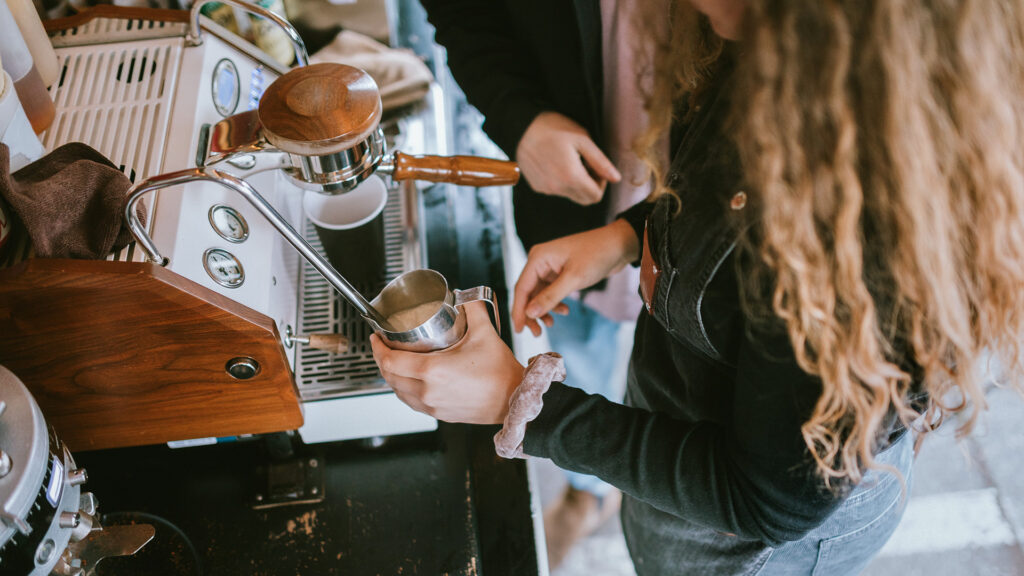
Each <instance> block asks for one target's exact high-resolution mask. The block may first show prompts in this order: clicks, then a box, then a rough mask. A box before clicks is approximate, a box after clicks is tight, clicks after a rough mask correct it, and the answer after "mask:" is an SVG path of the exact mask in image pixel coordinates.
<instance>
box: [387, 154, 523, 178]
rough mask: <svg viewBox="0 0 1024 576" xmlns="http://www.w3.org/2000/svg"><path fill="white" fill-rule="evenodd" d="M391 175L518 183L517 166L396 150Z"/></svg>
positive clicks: (513, 163)
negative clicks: (409, 153) (415, 154)
mask: <svg viewBox="0 0 1024 576" xmlns="http://www.w3.org/2000/svg"><path fill="white" fill-rule="evenodd" d="M391 177H392V179H394V180H426V181H428V182H450V183H452V184H458V185H460V186H511V185H514V184H515V183H516V182H519V165H518V164H516V163H515V162H509V161H507V160H494V159H491V158H480V157H478V156H410V155H408V154H402V153H401V152H395V169H394V173H393V174H392V176H391Z"/></svg>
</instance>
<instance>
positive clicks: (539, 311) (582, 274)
mask: <svg viewBox="0 0 1024 576" xmlns="http://www.w3.org/2000/svg"><path fill="white" fill-rule="evenodd" d="M639 251H640V242H639V240H638V239H637V237H636V233H635V232H634V231H633V228H632V227H631V226H630V225H629V224H628V223H627V222H626V221H625V220H616V221H615V222H612V223H611V224H609V225H607V226H604V227H601V228H597V229H595V230H589V231H587V232H581V233H579V234H573V235H571V236H566V237H564V238H559V239H557V240H553V241H551V242H545V243H544V244H538V245H537V246H534V247H533V248H532V249H531V250H530V254H529V256H528V258H527V260H526V266H525V267H524V268H523V272H522V274H520V275H519V281H518V282H516V288H515V296H514V299H513V304H512V325H513V326H514V327H515V330H516V332H521V331H522V330H523V327H526V326H528V327H529V328H530V331H531V332H532V333H533V335H534V336H539V335H540V333H541V327H540V323H539V322H543V323H544V324H546V325H548V326H550V325H551V316H550V313H551V312H555V313H556V314H565V313H566V311H567V308H566V307H565V304H564V303H563V302H562V300H563V299H564V298H566V297H568V296H569V295H570V294H572V293H573V292H575V291H577V290H581V289H583V288H586V287H588V286H593V285H594V284H596V283H597V282H599V281H601V280H603V279H604V278H607V277H608V276H609V275H610V274H612V273H614V272H616V271H618V270H619V269H621V268H622V267H623V266H625V265H626V264H628V263H630V262H632V261H633V260H635V259H636V256H637V254H638V253H639Z"/></svg>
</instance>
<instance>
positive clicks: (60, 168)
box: [0, 142, 145, 259]
mask: <svg viewBox="0 0 1024 576" xmlns="http://www.w3.org/2000/svg"><path fill="white" fill-rule="evenodd" d="M131 186H132V183H131V180H129V179H128V177H127V176H125V175H124V173H122V172H121V171H120V170H118V169H117V167H116V166H114V165H113V164H112V163H111V162H110V160H107V159H106V158H105V157H104V156H103V155H102V154H100V153H99V152H97V151H96V150H93V149H92V148H90V147H89V146H87V145H85V144H82V143H81V142H72V143H70V144H65V145H63V146H61V147H60V148H57V149H56V150H54V151H53V152H51V153H49V154H47V155H46V156H43V157H42V158H40V159H39V160H36V161H35V162H33V163H31V164H29V165H28V166H25V167H24V168H22V169H21V170H18V171H17V172H15V173H14V174H13V175H12V174H11V173H10V158H9V151H8V149H7V146H6V145H4V144H3V143H0V196H3V197H4V199H5V200H7V203H8V204H9V205H10V206H11V208H12V209H13V211H14V213H15V214H17V216H18V218H19V219H20V220H21V222H22V224H23V225H24V227H25V229H26V230H27V231H28V235H29V239H30V240H31V241H32V247H33V248H34V249H35V252H36V256H38V257H41V258H80V259H101V258H105V257H106V256H107V255H108V254H110V252H111V251H113V250H119V249H121V248H123V247H125V246H126V245H127V244H128V242H130V241H131V239H132V236H131V233H130V232H129V230H128V227H127V225H126V224H125V222H124V205H125V195H126V193H127V192H128V189H129V188H131ZM140 206H141V203H140ZM138 213H139V217H140V219H142V218H144V216H145V211H144V210H141V209H140V210H139V212H138Z"/></svg>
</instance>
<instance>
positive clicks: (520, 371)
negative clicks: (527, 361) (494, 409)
mask: <svg viewBox="0 0 1024 576" xmlns="http://www.w3.org/2000/svg"><path fill="white" fill-rule="evenodd" d="M525 374H526V367H525V366H523V365H522V364H520V363H519V361H518V360H516V361H514V362H513V363H512V369H511V370H509V373H508V377H507V378H506V380H505V396H504V398H505V402H503V403H502V406H501V412H500V413H499V414H498V417H497V423H498V424H501V423H503V422H504V421H505V419H506V418H507V417H508V410H509V405H510V404H511V403H512V396H513V395H514V394H515V392H516V389H517V388H519V385H520V384H521V383H522V382H523V377H524V375H525Z"/></svg>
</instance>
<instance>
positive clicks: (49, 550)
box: [36, 538, 57, 564]
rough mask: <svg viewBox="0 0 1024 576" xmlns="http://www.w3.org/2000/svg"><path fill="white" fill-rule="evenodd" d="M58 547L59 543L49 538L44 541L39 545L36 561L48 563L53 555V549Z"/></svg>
mask: <svg viewBox="0 0 1024 576" xmlns="http://www.w3.org/2000/svg"><path fill="white" fill-rule="evenodd" d="M56 547H57V543H56V542H54V541H53V540H51V539H49V538H47V539H46V540H45V541H43V543H42V544H40V545H39V548H37V549H36V563H37V564H46V563H47V562H49V561H50V557H51V556H53V550H54V548H56Z"/></svg>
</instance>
